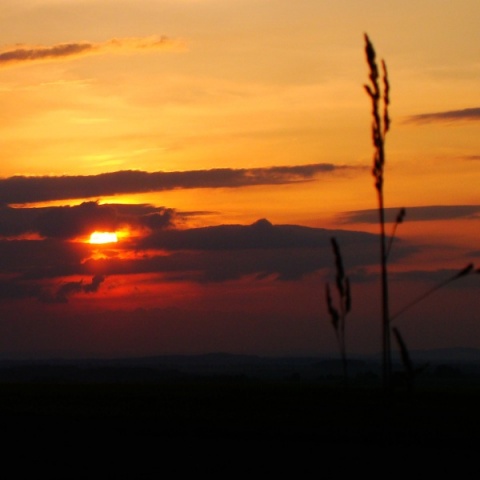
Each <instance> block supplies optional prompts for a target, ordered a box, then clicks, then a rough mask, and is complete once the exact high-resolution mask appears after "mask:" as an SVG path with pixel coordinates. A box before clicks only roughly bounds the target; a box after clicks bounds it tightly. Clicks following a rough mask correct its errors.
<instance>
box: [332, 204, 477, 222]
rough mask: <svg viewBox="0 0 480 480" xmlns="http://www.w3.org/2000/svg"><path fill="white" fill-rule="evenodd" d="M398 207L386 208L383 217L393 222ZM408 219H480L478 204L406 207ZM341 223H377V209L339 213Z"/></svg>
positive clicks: (412, 220)
mask: <svg viewBox="0 0 480 480" xmlns="http://www.w3.org/2000/svg"><path fill="white" fill-rule="evenodd" d="M399 210H400V208H386V209H385V219H386V221H387V222H394V221H395V218H396V217H397V214H398V212H399ZM406 211H407V219H408V221H411V222H415V221H429V220H455V219H460V218H464V219H477V220H479V219H480V205H430V206H424V207H408V208H407V209H406ZM338 219H339V220H340V222H341V223H345V224H349V223H377V222H378V211H377V210H373V209H371V210H357V211H353V212H345V213H342V214H341V215H339V217H338Z"/></svg>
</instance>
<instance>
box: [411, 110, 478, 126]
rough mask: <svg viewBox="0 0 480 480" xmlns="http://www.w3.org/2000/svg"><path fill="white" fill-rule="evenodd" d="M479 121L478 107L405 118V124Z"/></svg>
mask: <svg viewBox="0 0 480 480" xmlns="http://www.w3.org/2000/svg"><path fill="white" fill-rule="evenodd" d="M478 120H480V107H474V108H464V109H462V110H447V111H444V112H434V113H421V114H419V115H412V116H410V117H408V118H407V120H406V123H434V122H457V121H478Z"/></svg>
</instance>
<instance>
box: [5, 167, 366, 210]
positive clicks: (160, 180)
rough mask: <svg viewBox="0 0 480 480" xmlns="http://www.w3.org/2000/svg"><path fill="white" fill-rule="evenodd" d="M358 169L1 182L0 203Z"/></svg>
mask: <svg viewBox="0 0 480 480" xmlns="http://www.w3.org/2000/svg"><path fill="white" fill-rule="evenodd" d="M356 169H358V167H353V166H348V165H343V166H338V165H333V164H330V163H317V164H311V165H297V166H282V167H269V168H250V169H232V168H217V169H213V170H193V171H185V172H152V173H149V172H143V171H132V170H127V171H119V172H112V173H103V174H100V175H88V176H62V177H24V176H15V177H10V178H5V179H0V201H1V202H3V203H4V204H11V203H31V202H41V201H49V200H67V199H73V198H98V197H103V196H109V195H117V194H126V193H130V194H132V193H143V192H155V191H157V192H159V191H164V190H173V189H179V188H184V189H187V188H238V187H247V186H253V185H282V184H287V183H295V182H305V181H308V180H311V179H313V178H315V177H316V176H317V175H320V174H329V173H334V172H336V171H344V170H352V171H355V170H356Z"/></svg>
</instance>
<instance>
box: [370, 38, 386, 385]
mask: <svg viewBox="0 0 480 480" xmlns="http://www.w3.org/2000/svg"><path fill="white" fill-rule="evenodd" d="M365 54H366V57H367V63H368V67H369V70H370V74H369V80H370V83H369V84H366V85H364V87H365V90H366V92H367V94H368V96H369V97H370V100H371V102H372V142H373V147H374V154H373V168H372V174H373V177H374V179H375V190H376V192H377V200H378V222H379V226H380V268H381V288H382V290H381V300H382V364H383V385H384V387H385V389H388V388H389V385H390V376H391V371H392V358H391V342H390V319H389V305H388V271H387V256H388V253H387V252H388V249H387V244H386V236H385V207H384V198H383V184H384V167H385V137H386V135H387V133H388V131H389V129H390V117H389V113H388V106H389V104H390V84H389V81H388V74H387V67H386V64H385V62H384V61H383V60H382V80H383V94H382V91H381V87H380V74H379V71H378V66H377V62H376V54H375V49H374V48H373V45H372V43H371V42H370V39H369V38H368V35H366V34H365ZM382 103H383V110H382V112H380V109H381V107H382V105H381V104H382Z"/></svg>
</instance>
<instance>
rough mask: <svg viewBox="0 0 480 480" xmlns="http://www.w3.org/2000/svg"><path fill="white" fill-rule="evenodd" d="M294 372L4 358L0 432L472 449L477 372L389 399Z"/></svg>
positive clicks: (357, 385) (367, 379) (372, 379)
mask: <svg viewBox="0 0 480 480" xmlns="http://www.w3.org/2000/svg"><path fill="white" fill-rule="evenodd" d="M244 367H245V365H244ZM256 367H258V365H257V366H256ZM277 367H278V366H277ZM290 367H291V366H290ZM290 367H289V368H287V366H285V365H283V367H278V368H279V369H277V370H270V374H269V375H267V372H266V370H265V368H264V369H263V370H261V374H259V373H258V372H259V370H258V369H257V370H256V371H257V374H256V375H253V374H252V372H251V371H250V372H249V373H238V372H237V370H238V368H237V369H235V368H233V367H232V366H230V368H229V369H227V370H230V372H231V373H227V372H226V371H225V368H224V367H222V368H221V369H220V370H222V371H216V372H210V373H205V369H203V373H199V372H198V371H197V372H195V373H192V372H191V371H188V369H187V368H185V369H184V370H185V371H181V370H170V369H165V368H163V369H159V368H153V367H151V366H150V367H148V368H147V367H145V366H140V365H130V366H128V367H127V366H125V365H123V366H120V365H115V366H112V365H109V366H106V365H102V366H92V365H90V366H86V365H83V366H78V365H76V366H72V365H55V366H52V365H48V366H47V365H36V366H32V365H9V366H7V367H4V368H2V369H0V428H1V429H2V432H3V434H4V435H5V436H6V437H7V438H10V439H15V438H17V439H27V438H28V439H30V440H31V441H36V440H42V441H45V440H48V439H57V440H58V439H65V440H67V441H68V440H70V441H78V442H80V441H83V440H84V439H87V438H88V439H89V441H92V440H93V441H97V442H104V441H121V442H126V441H131V440H132V439H138V440H142V439H143V440H148V441H153V442H173V441H182V442H188V441H193V442H198V441H209V442H248V444H249V445H258V446H260V445H262V444H266V442H267V443H268V444H289V443H295V444H302V443H303V444H316V445H319V446H329V447H335V446H339V447H349V446H351V447H357V446H361V447H367V448H369V447H386V448H389V447H402V448H403V447H414V448H420V449H428V448H436V449H438V448H448V449H455V448H461V449H470V448H477V446H478V444H479V442H478V434H479V431H480V413H479V405H480V382H479V379H478V377H477V376H476V375H469V376H465V375H463V376H462V375H460V373H459V372H458V371H457V370H455V369H447V370H446V374H445V371H443V370H441V369H440V372H442V371H443V373H444V375H443V376H442V375H438V374H437V375H436V376H435V375H433V373H432V374H431V375H430V376H429V375H428V374H426V375H425V377H424V378H423V380H422V381H419V382H418V385H417V386H416V388H415V390H414V391H413V392H411V393H408V392H407V390H406V389H404V388H403V387H399V388H398V389H397V390H396V391H395V392H394V393H393V394H392V395H391V396H390V397H389V398H387V399H386V398H385V396H384V394H383V392H382V390H381V388H380V382H379V380H378V378H377V377H376V376H375V375H374V374H366V373H365V374H361V375H360V374H357V375H356V376H354V377H353V378H352V380H351V382H350V385H349V386H348V387H345V386H344V385H343V384H342V381H341V378H340V377H337V376H335V375H332V374H327V375H323V376H321V375H318V376H315V375H313V374H312V370H311V368H310V367H308V363H305V364H304V365H303V367H304V370H302V369H301V368H300V366H299V365H295V368H296V371H292V370H291V368H290ZM309 368H310V370H309ZM316 368H317V369H318V365H317V366H316ZM245 369H246V370H247V371H248V368H246V367H245ZM207 370H208V369H207ZM274 371H275V372H276V374H275V375H274V374H273V372H274ZM316 371H318V370H316ZM280 372H283V373H284V375H283V376H282V375H281V374H280ZM299 372H300V373H299ZM308 372H309V373H310V374H307V373H308ZM437 373H438V372H437Z"/></svg>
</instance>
